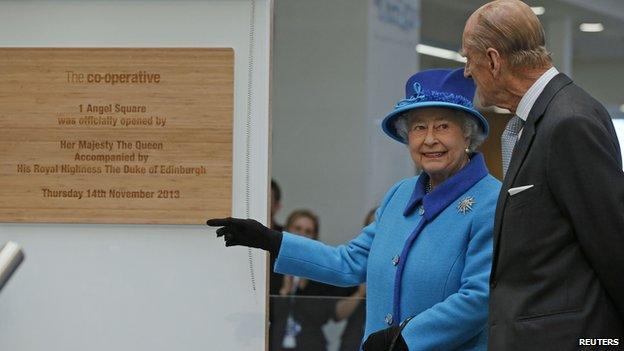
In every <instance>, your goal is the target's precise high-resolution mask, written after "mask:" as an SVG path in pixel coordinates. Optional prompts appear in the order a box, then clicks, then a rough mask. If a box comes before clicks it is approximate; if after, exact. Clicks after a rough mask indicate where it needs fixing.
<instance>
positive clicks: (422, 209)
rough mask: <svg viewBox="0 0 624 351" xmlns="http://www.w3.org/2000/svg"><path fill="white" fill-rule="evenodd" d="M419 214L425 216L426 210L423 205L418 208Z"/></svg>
mask: <svg viewBox="0 0 624 351" xmlns="http://www.w3.org/2000/svg"><path fill="white" fill-rule="evenodd" d="M418 214H419V215H421V216H422V215H424V214H425V208H424V207H423V206H422V205H420V206H418Z"/></svg>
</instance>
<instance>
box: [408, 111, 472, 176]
mask: <svg viewBox="0 0 624 351" xmlns="http://www.w3.org/2000/svg"><path fill="white" fill-rule="evenodd" d="M455 113H456V112H455V111H454V110H451V109H447V108H440V107H427V108H422V109H418V110H415V111H413V112H412V115H411V116H412V117H411V119H410V124H409V125H408V139H409V150H410V154H411V156H412V160H414V163H416V165H417V166H420V168H422V169H423V170H424V171H425V172H426V173H427V174H428V175H429V177H430V179H431V184H432V185H433V186H435V185H438V184H440V183H441V182H443V181H444V180H446V179H447V178H448V177H450V176H452V175H453V174H455V173H456V172H457V171H459V170H460V169H461V168H462V167H464V165H465V164H466V163H467V162H468V155H467V154H466V151H465V149H466V148H467V147H468V145H469V142H468V139H467V138H466V137H465V136H464V133H463V131H462V128H461V125H460V124H459V121H460V120H459V118H458V117H456V115H455Z"/></svg>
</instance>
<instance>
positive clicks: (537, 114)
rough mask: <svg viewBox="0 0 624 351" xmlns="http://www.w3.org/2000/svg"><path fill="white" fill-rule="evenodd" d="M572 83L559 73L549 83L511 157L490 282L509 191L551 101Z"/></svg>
mask: <svg viewBox="0 0 624 351" xmlns="http://www.w3.org/2000/svg"><path fill="white" fill-rule="evenodd" d="M570 83H572V80H571V79H570V78H569V77H568V76H566V75H565V74H563V73H559V74H558V75H556V76H555V77H554V78H553V79H551V80H550V82H548V84H547V85H546V87H545V88H544V91H542V93H541V94H540V95H539V97H538V98H537V100H535V104H533V107H532V108H531V112H529V117H528V118H527V121H526V123H525V125H524V128H523V129H522V135H521V137H520V140H518V143H517V144H516V146H515V147H514V150H513V153H512V155H511V161H510V162H509V169H508V170H507V174H506V175H505V179H503V185H502V187H501V191H500V194H499V195H498V202H497V204H496V215H495V217H494V257H493V258H492V273H491V275H490V280H491V279H493V278H494V277H495V273H496V264H497V262H498V252H499V246H500V238H501V234H502V233H501V232H502V226H503V212H504V210H505V205H506V204H507V199H508V198H509V194H508V192H507V191H508V190H509V188H511V186H512V185H513V183H514V181H515V179H516V176H517V175H518V171H520V167H521V166H522V164H523V163H524V161H525V159H526V156H527V154H528V152H529V150H530V149H531V144H533V140H534V139H535V136H536V133H537V125H538V122H539V120H540V119H541V118H542V117H543V116H544V112H545V111H546V108H547V107H548V105H549V104H550V101H551V100H552V99H553V98H554V97H555V95H557V93H558V92H559V91H560V90H561V89H562V88H563V87H565V86H566V85H568V84H570Z"/></svg>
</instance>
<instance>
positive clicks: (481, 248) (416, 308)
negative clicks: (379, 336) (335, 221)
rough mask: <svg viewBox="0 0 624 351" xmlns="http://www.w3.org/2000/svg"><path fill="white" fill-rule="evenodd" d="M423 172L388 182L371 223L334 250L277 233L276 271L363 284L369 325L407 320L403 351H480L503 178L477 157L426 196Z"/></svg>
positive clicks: (380, 326)
mask: <svg viewBox="0 0 624 351" xmlns="http://www.w3.org/2000/svg"><path fill="white" fill-rule="evenodd" d="M427 182H428V176H427V175H426V174H424V173H423V175H421V176H420V177H414V178H408V179H405V180H402V181H400V182H399V183H397V184H396V185H394V186H393V187H392V188H391V189H390V191H388V193H387V194H386V196H385V198H384V200H383V202H382V203H381V205H380V207H379V209H378V210H377V213H376V218H375V222H373V223H372V224H370V225H369V226H367V227H365V228H364V229H363V230H362V233H361V234H360V235H358V236H357V237H356V238H355V239H353V240H351V241H350V242H349V243H347V244H345V245H341V246H338V247H331V246H328V245H325V244H323V243H320V242H318V241H314V240H309V239H305V238H302V237H301V236H298V235H293V234H289V233H286V232H285V233H284V237H283V240H282V245H281V248H280V251H279V255H278V257H277V260H276V263H275V267H274V269H275V271H277V272H280V273H285V274H292V275H298V276H303V277H307V278H310V279H314V280H318V281H322V282H325V283H329V284H334V285H339V286H350V285H357V284H360V283H363V282H366V283H367V298H366V329H365V333H364V340H365V339H366V338H367V337H368V335H370V334H371V333H373V332H375V331H378V330H381V329H385V328H388V327H389V326H390V325H393V324H394V325H396V324H398V323H400V322H402V321H404V320H405V319H406V318H408V317H412V316H413V317H414V318H413V319H411V320H410V321H409V323H408V324H407V326H406V327H405V329H404V330H403V332H402V335H403V337H404V339H405V341H406V343H407V345H408V347H409V350H410V351H416V350H445V351H448V350H485V349H486V347H487V329H485V324H486V321H487V314H488V296H489V292H488V279H489V274H490V268H491V260H492V227H493V223H494V211H495V207H496V199H497V197H498V192H499V189H500V182H499V181H498V180H496V179H495V178H494V177H492V176H491V175H489V174H488V171H487V168H486V167H485V163H484V160H483V155H481V154H476V155H474V156H473V157H472V159H471V161H470V162H469V163H468V164H467V165H466V166H465V167H464V168H462V169H461V170H460V171H459V172H457V173H456V174H454V175H453V176H452V177H450V178H449V179H447V180H446V181H445V182H443V183H442V184H440V185H439V186H437V187H436V188H435V189H434V190H433V191H432V192H431V193H429V194H426V193H425V184H427Z"/></svg>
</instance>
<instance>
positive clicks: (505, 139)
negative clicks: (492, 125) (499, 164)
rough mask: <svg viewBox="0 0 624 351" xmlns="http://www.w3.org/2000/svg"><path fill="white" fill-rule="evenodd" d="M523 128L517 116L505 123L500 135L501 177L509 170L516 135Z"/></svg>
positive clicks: (521, 120)
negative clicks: (505, 125) (501, 154)
mask: <svg viewBox="0 0 624 351" xmlns="http://www.w3.org/2000/svg"><path fill="white" fill-rule="evenodd" d="M522 126H524V120H523V119H522V118H520V117H518V116H514V117H513V118H512V119H510V120H509V122H508V123H507V127H505V131H504V132H503V135H501V149H502V153H503V177H505V175H506V174H507V169H508V168H509V162H510V161H511V154H512V153H513V149H514V146H515V145H516V142H517V141H518V133H520V130H522Z"/></svg>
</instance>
